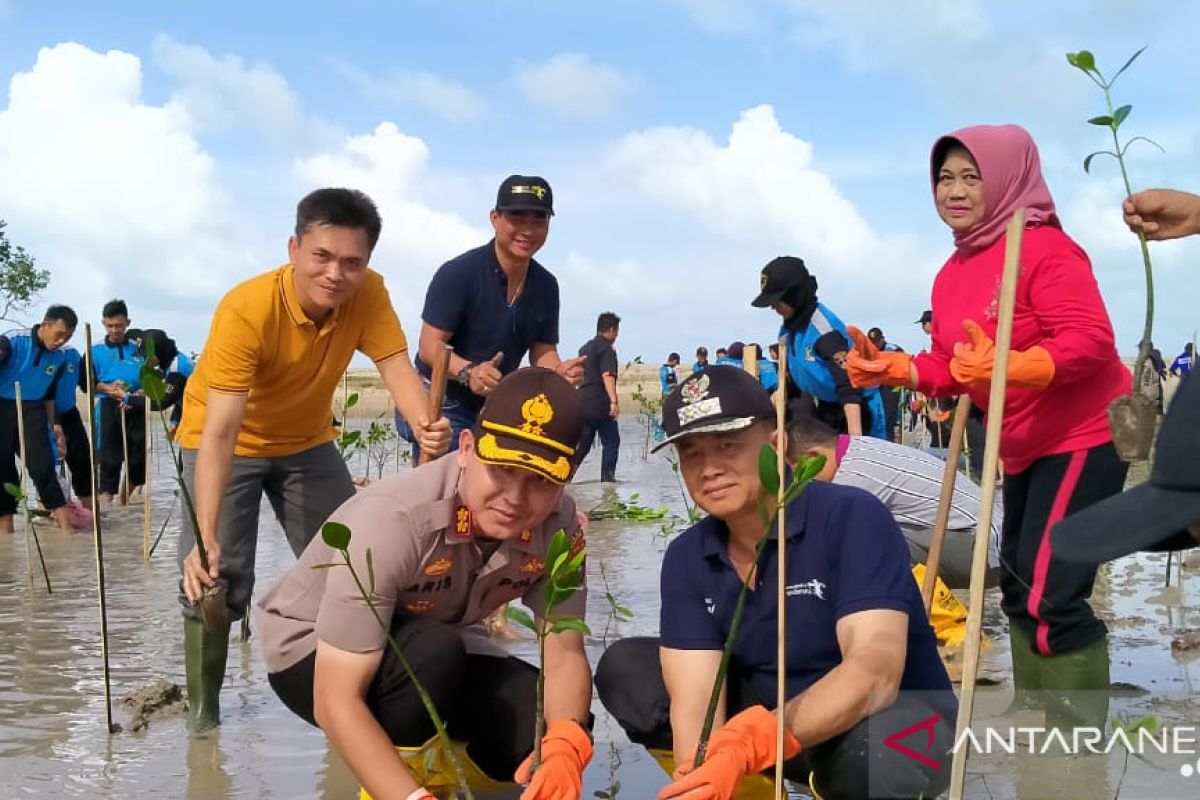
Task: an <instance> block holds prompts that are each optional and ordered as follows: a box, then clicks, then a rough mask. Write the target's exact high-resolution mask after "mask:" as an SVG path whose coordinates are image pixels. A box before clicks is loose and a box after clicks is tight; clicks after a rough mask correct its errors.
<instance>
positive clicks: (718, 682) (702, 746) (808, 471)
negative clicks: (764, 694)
mask: <svg viewBox="0 0 1200 800" xmlns="http://www.w3.org/2000/svg"><path fill="white" fill-rule="evenodd" d="M766 453H769V456H770V458H769V459H768V458H767V457H766V456H765V455H764V454H766ZM768 462H769V464H770V471H771V474H772V475H774V476H775V477H776V481H775V493H774V494H770V495H769V496H768V494H767V491H766V484H765V483H764V485H763V493H762V494H760V495H759V498H758V500H759V503H758V507H759V513H760V515H761V516H762V520H763V527H764V529H765V530H764V532H763V538H762V539H760V540H759V542H758V545H757V546H756V547H755V548H754V561H753V562H751V564H750V569H748V570H747V571H746V578H745V579H744V580H743V581H742V588H741V589H740V590H738V598H737V603H736V604H735V605H734V607H733V619H732V621H731V622H730V624H729V633H728V635H726V637H725V645H724V646H723V647H722V648H721V662H720V664H719V665H718V667H717V676H716V679H715V680H714V681H713V688H712V693H711V694H710V695H709V697H708V708H707V709H706V710H705V712H704V725H703V726H702V727H701V728H700V740H699V741H698V742H697V743H696V758H695V759H694V761H693V764H694V765H695V766H697V767H698V766H700V765H701V764H703V763H704V756H705V754H706V753H707V751H708V740H709V737H710V736H712V729H713V723H714V721H715V720H716V717H717V705H719V704H720V701H721V693H722V691H723V690H724V688H725V675H726V673H727V672H728V671H729V660H730V658H731V657H732V655H733V644H734V642H736V641H737V636H738V633H739V631H740V630H741V627H742V614H743V612H744V611H745V608H746V593H747V591H748V590H749V588H750V584H751V583H752V582H753V581H754V580H755V575H756V574H757V573H758V567H759V562H760V561H761V560H762V553H763V550H764V549H765V548H766V544H767V542H768V541H770V539H771V527H772V525H773V524H774V522H775V518H776V517H777V516H778V515H779V514H780V513H782V512H783V510H784V509H785V508H787V505H788V503H790V502H791V501H792V500H794V499H795V498H796V497H798V496H799V495H800V493H801V492H803V491H804V489H805V487H807V486H808V484H809V483H810V482H812V479H813V478H814V477H816V475H817V474H818V473H820V471H821V470H822V468H824V466H825V457H824V456H816V457H808V456H803V457H801V458H800V460H799V461H797V462H796V465H795V467H793V469H792V482H791V484H790V485H789V488H788V491H787V493H786V494H785V495H784V499H783V500H782V501H780V500H779V498H778V489H779V481H778V476H779V473H778V471H777V466H776V465H777V464H778V461H777V460H776V452H775V448H773V447H772V446H771V445H769V444H765V445H763V447H762V450H760V451H759V459H758V464H759V478H760V482H761V479H762V478H763V476H764V475H765V472H764V468H765V466H766V465H767V464H768ZM768 503H770V506H768Z"/></svg>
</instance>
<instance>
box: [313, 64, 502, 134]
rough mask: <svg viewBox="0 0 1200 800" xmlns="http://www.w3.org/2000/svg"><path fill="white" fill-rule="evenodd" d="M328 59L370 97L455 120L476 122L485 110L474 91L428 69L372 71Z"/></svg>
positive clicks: (485, 106)
mask: <svg viewBox="0 0 1200 800" xmlns="http://www.w3.org/2000/svg"><path fill="white" fill-rule="evenodd" d="M332 63H333V64H334V66H335V67H336V68H337V69H338V70H340V71H341V72H342V73H343V74H344V75H345V76H346V77H347V78H348V79H349V80H350V81H351V83H353V84H354V85H355V86H357V87H358V89H359V91H361V92H362V93H363V95H364V96H366V97H368V98H370V99H374V100H381V101H384V102H388V103H396V104H399V105H403V106H408V105H413V106H417V107H418V108H421V109H423V110H425V111H428V112H430V113H432V114H436V115H438V116H439V117H442V118H444V119H447V120H449V121H451V122H456V123H468V122H476V121H478V120H480V119H482V118H483V117H484V116H485V115H486V113H487V104H486V103H484V101H483V99H482V98H480V97H479V95H477V94H476V93H475V92H473V91H471V90H470V89H469V88H467V87H466V86H464V85H463V84H461V83H459V82H458V81H453V80H450V79H449V78H443V77H442V76H440V75H436V74H434V73H432V72H427V71H425V70H405V69H394V70H391V71H389V72H387V73H384V74H382V75H374V74H372V73H370V72H368V71H366V70H364V69H361V68H359V67H356V66H354V65H352V64H348V63H346V62H343V61H338V60H334V61H333V62H332Z"/></svg>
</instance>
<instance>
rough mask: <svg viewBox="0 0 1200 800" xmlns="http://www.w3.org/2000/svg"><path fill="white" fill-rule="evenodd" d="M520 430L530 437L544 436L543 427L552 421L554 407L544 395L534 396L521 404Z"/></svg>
mask: <svg viewBox="0 0 1200 800" xmlns="http://www.w3.org/2000/svg"><path fill="white" fill-rule="evenodd" d="M521 418H522V419H524V420H525V421H524V422H523V423H521V430H523V431H525V432H526V433H528V434H530V435H531V436H545V435H546V430H545V427H544V426H545V425H546V424H547V423H548V422H550V420H552V419H554V406H552V405H550V398H548V397H546V395H545V393H543V394H539V395H535V396H534V397H531V398H529V399H528V400H526V401H525V402H524V403H522V404H521Z"/></svg>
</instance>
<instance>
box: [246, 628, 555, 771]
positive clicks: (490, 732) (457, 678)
mask: <svg viewBox="0 0 1200 800" xmlns="http://www.w3.org/2000/svg"><path fill="white" fill-rule="evenodd" d="M391 632H392V637H393V638H395V640H396V642H397V644H399V645H400V650H401V651H402V652H403V653H404V657H405V658H406V659H408V663H409V665H410V666H412V668H413V671H414V672H415V673H416V675H417V679H418V680H419V681H420V682H421V685H422V686H424V687H425V690H426V691H427V692H428V693H429V695H430V697H432V698H433V705H434V707H435V708H437V710H438V713H439V714H440V715H441V716H442V719H443V720H445V722H446V728H447V730H448V732H449V733H450V736H451V737H452V738H454V739H455V740H457V741H462V742H465V743H466V746H467V754H468V755H469V756H470V757H471V760H472V761H474V762H475V764H476V765H478V767H479V768H480V769H481V770H483V772H484V773H485V774H486V775H487V776H488V777H490V778H492V779H493V780H497V781H511V780H512V777H513V773H514V772H516V769H517V767H518V766H520V764H521V762H522V761H523V760H524V759H525V756H527V755H529V753H530V752H531V751H532V750H533V726H534V712H535V710H536V708H537V668H535V667H534V666H533V665H531V664H527V663H526V662H524V661H521V660H520V659H518V658H514V657H512V656H509V657H508V658H497V657H495V656H483V655H468V654H467V652H466V650H465V649H464V647H463V640H462V634H461V633H460V631H459V629H458V628H454V627H451V626H449V625H446V624H445V623H442V622H437V621H435V620H426V619H413V618H408V617H403V616H400V615H397V616H395V617H393V618H392V629H391ZM315 662H316V653H313V654H312V655H309V656H307V657H306V658H304V659H303V660H301V661H299V662H297V663H296V664H294V665H292V666H291V667H288V668H287V669H285V670H283V671H282V672H276V673H271V674H269V675H267V680H268V682H269V683H270V684H271V688H272V689H274V690H275V694H277V695H279V699H280V700H282V701H283V704H284V705H285V706H287V707H288V708H289V709H290V710H291V711H292V712H293V713H295V714H296V715H297V716H299V717H300V718H301V719H303V720H305V721H306V722H308V723H310V724H312V725H316V724H317V723H316V720H315V719H314V717H313V669H314V666H315ZM367 707H368V708H370V709H371V713H372V714H373V715H374V716H375V718H376V719H377V720H379V724H380V725H381V726H382V727H383V729H384V730H385V731H387V734H388V736H389V737H391V740H392V743H393V744H395V745H398V746H401V747H419V746H420V745H422V744H424V743H425V742H426V741H428V740H429V738H430V737H431V736H433V735H434V733H435V731H434V727H433V723H432V722H431V721H430V719H429V715H428V714H427V713H426V711H425V707H424V706H423V705H422V704H421V699H420V697H419V696H418V695H417V691H416V689H415V688H414V687H413V684H412V681H410V680H409V679H408V675H407V673H406V672H405V671H404V667H403V666H401V664H400V661H399V659H397V658H396V656H395V654H393V653H392V651H391V648H389V647H385V648H384V651H383V660H382V661H381V662H380V664H379V671H378V672H376V673H375V679H374V680H373V681H372V682H371V686H370V687H369V688H368V690H367Z"/></svg>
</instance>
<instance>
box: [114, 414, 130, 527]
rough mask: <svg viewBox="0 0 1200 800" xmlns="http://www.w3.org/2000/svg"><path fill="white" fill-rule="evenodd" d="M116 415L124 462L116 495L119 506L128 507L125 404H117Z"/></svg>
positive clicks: (127, 432)
mask: <svg viewBox="0 0 1200 800" xmlns="http://www.w3.org/2000/svg"><path fill="white" fill-rule="evenodd" d="M117 413H118V414H119V415H120V418H121V457H122V458H123V459H124V461H122V462H121V488H120V489H119V490H118V492H117V495H118V496H119V497H120V499H121V505H123V506H126V505H129V430H128V429H127V427H126V425H125V413H126V411H125V402H124V401H121V402H120V403H117Z"/></svg>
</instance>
